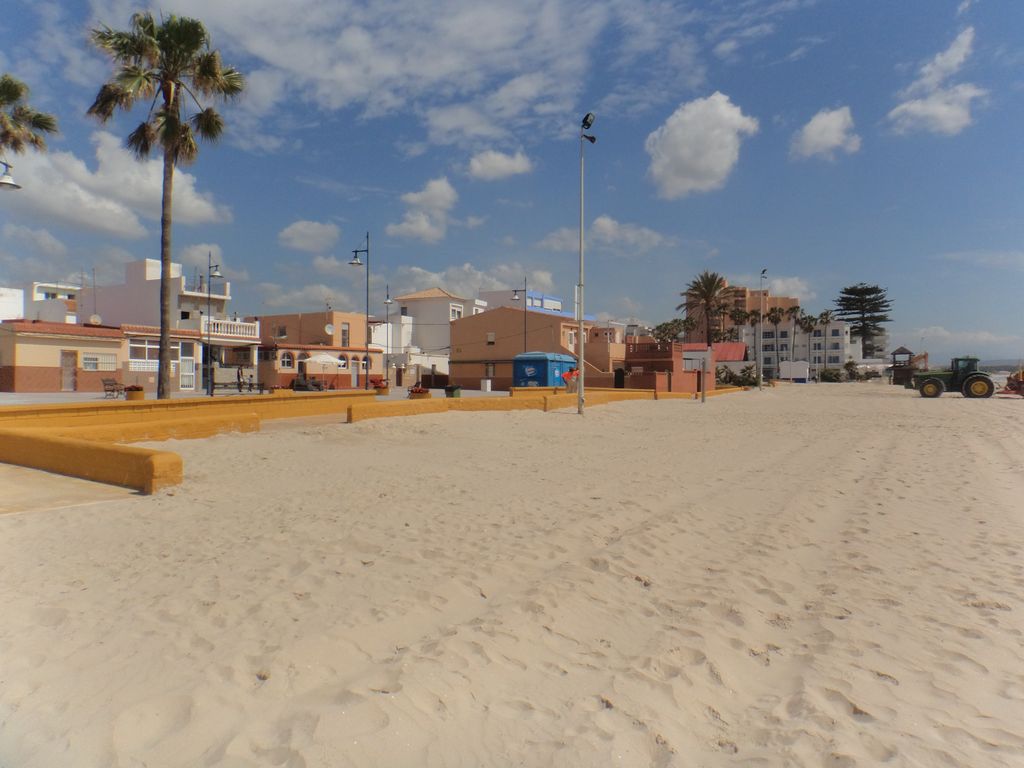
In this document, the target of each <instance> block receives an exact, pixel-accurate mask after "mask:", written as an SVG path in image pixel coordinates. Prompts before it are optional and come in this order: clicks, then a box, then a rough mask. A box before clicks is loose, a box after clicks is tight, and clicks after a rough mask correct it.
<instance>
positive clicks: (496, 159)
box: [469, 149, 533, 181]
mask: <svg viewBox="0 0 1024 768" xmlns="http://www.w3.org/2000/svg"><path fill="white" fill-rule="evenodd" d="M532 170H533V163H531V162H530V158H528V157H527V156H526V155H525V154H523V152H522V151H521V150H520V151H519V152H516V153H515V154H514V155H506V154H505V153H504V152H497V151H495V150H493V149H488V150H486V151H484V152H479V153H477V154H475V155H473V157H472V159H470V161H469V175H470V176H472V177H473V178H475V179H483V180H485V181H494V180H495V179H504V178H506V177H508V176H515V175H517V174H521V173H529V172H530V171H532Z"/></svg>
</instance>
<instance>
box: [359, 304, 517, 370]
mask: <svg viewBox="0 0 1024 768" xmlns="http://www.w3.org/2000/svg"><path fill="white" fill-rule="evenodd" d="M509 295H510V296H511V295H512V294H511V292H509ZM486 309H487V302H486V301H484V300H482V299H467V298H463V297H461V296H456V295H455V294H453V293H449V292H448V291H446V290H444V289H443V288H428V289H427V290H425V291H417V292H415V293H409V294H406V295H404V296H396V297H395V299H394V304H392V305H391V310H392V311H391V318H390V320H391V322H390V323H379V324H377V326H376V327H375V328H374V329H373V334H372V340H373V343H374V344H379V345H381V346H382V347H384V349H385V352H384V355H385V358H386V359H387V361H388V364H389V368H388V370H389V375H388V376H387V378H388V379H389V380H390V381H393V382H395V383H396V384H397V385H400V386H401V385H408V384H411V383H413V382H415V381H418V380H419V378H420V376H422V375H423V374H426V373H439V374H447V373H448V362H449V357H450V352H451V343H452V336H451V327H450V323H451V321H452V320H460V319H461V318H463V317H468V316H470V315H478V314H480V313H481V312H483V311H484V310H486ZM388 325H390V330H388ZM389 336H390V341H391V343H390V348H389V345H388V338H389ZM392 373H393V374H394V375H391V374H392Z"/></svg>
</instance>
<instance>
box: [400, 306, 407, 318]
mask: <svg viewBox="0 0 1024 768" xmlns="http://www.w3.org/2000/svg"><path fill="white" fill-rule="evenodd" d="M398 313H399V314H400V315H401V316H402V317H406V316H407V315H408V314H409V308H408V307H401V308H400V309H399V310H398Z"/></svg>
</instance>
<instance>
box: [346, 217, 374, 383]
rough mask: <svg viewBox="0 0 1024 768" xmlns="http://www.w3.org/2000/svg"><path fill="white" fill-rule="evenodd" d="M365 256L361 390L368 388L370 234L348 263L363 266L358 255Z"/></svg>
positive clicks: (353, 251)
mask: <svg viewBox="0 0 1024 768" xmlns="http://www.w3.org/2000/svg"><path fill="white" fill-rule="evenodd" d="M360 253H365V254H366V352H365V353H364V356H363V365H364V366H365V367H366V373H364V374H363V389H369V388H370V233H369V232H367V233H366V247H365V248H353V249H352V260H351V261H350V262H349V264H351V265H352V266H353V267H361V266H363V262H361V261H360V260H359V254H360Z"/></svg>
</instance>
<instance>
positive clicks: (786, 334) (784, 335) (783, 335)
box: [779, 331, 789, 339]
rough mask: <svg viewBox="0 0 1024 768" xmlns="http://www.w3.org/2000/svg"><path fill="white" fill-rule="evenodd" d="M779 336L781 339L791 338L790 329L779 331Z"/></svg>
mask: <svg viewBox="0 0 1024 768" xmlns="http://www.w3.org/2000/svg"><path fill="white" fill-rule="evenodd" d="M779 338H780V339H788V338H789V331H779Z"/></svg>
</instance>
